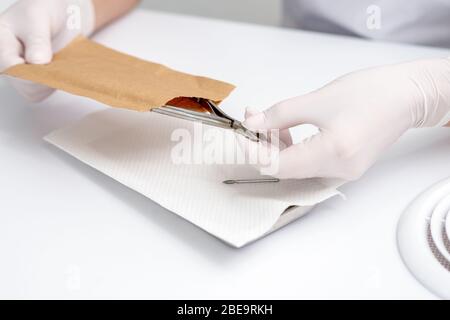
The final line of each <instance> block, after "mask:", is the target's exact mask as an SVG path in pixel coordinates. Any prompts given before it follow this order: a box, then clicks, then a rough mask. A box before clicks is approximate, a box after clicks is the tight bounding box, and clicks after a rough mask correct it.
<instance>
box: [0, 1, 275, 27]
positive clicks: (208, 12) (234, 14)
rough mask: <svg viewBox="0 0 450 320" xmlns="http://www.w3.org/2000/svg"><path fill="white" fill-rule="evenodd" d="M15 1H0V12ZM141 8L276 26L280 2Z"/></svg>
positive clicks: (155, 4) (157, 3) (179, 3)
mask: <svg viewBox="0 0 450 320" xmlns="http://www.w3.org/2000/svg"><path fill="white" fill-rule="evenodd" d="M13 2H15V0H2V1H1V3H0V11H3V10H5V9H6V8H7V7H8V6H10V5H11V4H12V3H13ZM141 2H142V3H141V7H143V8H146V9H153V10H161V11H168V12H176V13H184V14H192V15H199V16H207V17H213V18H220V19H227V20H234V21H244V22H252V23H259V24H269V25H277V24H279V21H280V16H281V13H280V12H281V1H280V0H227V1H218V0H143V1H141Z"/></svg>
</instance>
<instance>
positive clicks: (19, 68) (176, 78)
mask: <svg viewBox="0 0 450 320" xmlns="http://www.w3.org/2000/svg"><path fill="white" fill-rule="evenodd" d="M5 74H7V75H9V76H12V77H16V78H21V79H25V80H30V81H33V82H36V83H40V84H43V85H46V86H49V87H51V88H55V89H59V90H63V91H66V92H69V93H72V94H75V95H79V96H85V97H89V98H92V99H94V100H97V101H100V102H102V103H105V104H107V105H110V106H113V107H118V108H126V109H132V110H136V111H148V110H150V109H152V108H155V107H160V106H163V105H165V104H166V103H167V102H169V101H170V100H173V99H176V98H179V97H195V98H204V99H209V100H212V101H215V102H220V101H222V100H223V99H225V98H226V97H227V96H228V95H229V94H230V93H231V91H232V90H233V89H234V86H233V85H231V84H228V83H225V82H221V81H217V80H213V79H209V78H205V77H199V76H193V75H190V74H186V73H182V72H178V71H174V70H172V69H170V68H167V67H165V66H163V65H160V64H157V63H152V62H148V61H145V60H141V59H138V58H135V57H132V56H129V55H127V54H123V53H120V52H118V51H115V50H113V49H110V48H107V47H105V46H102V45H100V44H98V43H95V42H93V41H91V40H89V39H86V38H83V37H78V38H76V39H75V40H74V41H72V42H71V43H70V44H69V45H68V46H67V47H66V48H64V49H63V50H61V51H60V52H59V53H57V54H55V56H54V58H53V61H52V62H51V63H50V64H48V65H31V64H22V65H16V66H13V67H11V68H9V69H8V70H6V71H5Z"/></svg>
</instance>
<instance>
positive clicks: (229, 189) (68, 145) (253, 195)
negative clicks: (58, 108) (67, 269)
mask: <svg viewBox="0 0 450 320" xmlns="http://www.w3.org/2000/svg"><path fill="white" fill-rule="evenodd" d="M198 126H199V125H198V124H196V125H194V124H193V123H191V122H189V121H184V120H179V119H174V118H170V117H166V116H163V115H159V114H155V113H152V112H149V113H144V114H142V113H137V112H130V111H127V110H119V109H109V110H106V111H100V112H97V113H93V114H90V115H88V116H87V117H85V118H84V119H82V120H80V121H79V122H77V123H75V124H74V125H72V126H70V127H68V128H64V129H60V130H57V131H55V132H53V133H51V134H50V135H48V136H47V137H46V140H47V141H48V142H50V143H52V144H54V145H55V146H57V147H59V148H61V149H62V150H64V151H66V152H68V153H69V154H71V155H73V156H74V157H76V158H78V159H79V160H81V161H83V162H85V163H86V164H88V165H90V166H92V167H94V168H96V169H98V170H99V171H101V172H103V173H104V174H106V175H108V176H111V177H112V178H114V179H116V180H117V181H119V182H121V183H123V184H124V185H126V186H128V187H130V188H132V189H134V190H136V191H137V192H139V193H141V194H143V195H145V196H147V197H148V198H150V199H152V200H153V201H155V202H157V203H159V204H160V205H161V206H163V207H165V208H167V209H168V210H170V211H172V212H174V213H176V214H178V215H180V216H181V217H183V218H185V219H186V220H188V221H190V222H192V223H194V224H195V225H197V226H199V227H200V228H202V229H204V230H206V231H207V232H209V233H211V234H213V235H215V236H217V237H218V238H220V239H222V240H224V241H225V242H227V243H229V244H231V245H233V246H236V247H241V246H243V245H245V244H247V243H249V242H251V241H253V240H255V239H257V238H259V237H261V236H263V235H265V234H266V233H267V232H268V231H270V230H271V228H272V227H273V226H274V225H275V223H276V222H277V220H278V219H279V217H280V215H281V214H282V213H283V211H284V210H285V209H286V208H288V207H289V206H291V205H298V206H312V205H315V204H317V203H319V202H321V201H324V200H326V199H328V198H330V197H332V196H334V195H336V194H338V192H337V190H336V189H335V187H333V186H326V185H325V184H324V183H323V181H322V180H319V179H309V180H301V181H298V180H297V181H295V180H287V181H282V182H280V183H268V184H256V185H226V184H223V183H222V181H224V180H226V179H233V178H249V177H258V176H259V174H258V172H257V171H256V170H255V169H253V168H252V167H251V166H249V165H217V164H210V165H207V164H196V165H187V164H179V165H176V164H174V163H173V161H172V158H171V152H172V150H173V147H174V146H175V145H177V144H178V143H179V142H174V141H171V135H172V132H174V130H175V129H180V128H183V129H186V130H189V132H191V133H193V131H194V130H197V129H198ZM202 130H203V133H204V135H207V134H208V133H209V134H210V133H211V131H210V130H220V131H221V132H227V134H226V135H225V137H226V138H225V139H226V140H229V141H227V142H226V145H227V146H228V147H231V148H234V147H235V146H236V141H235V138H234V134H233V133H232V131H231V130H222V129H217V128H212V127H207V126H204V127H202ZM230 142H231V143H230ZM227 151H228V150H225V152H227Z"/></svg>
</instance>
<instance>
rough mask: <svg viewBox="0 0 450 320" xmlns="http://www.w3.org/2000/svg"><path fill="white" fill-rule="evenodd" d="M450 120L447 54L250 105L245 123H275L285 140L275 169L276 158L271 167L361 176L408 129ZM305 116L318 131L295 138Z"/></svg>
mask: <svg viewBox="0 0 450 320" xmlns="http://www.w3.org/2000/svg"><path fill="white" fill-rule="evenodd" d="M449 121H450V58H448V59H429V60H417V61H412V62H409V63H402V64H397V65H390V66H382V67H376V68H370V69H365V70H360V71H357V72H352V73H350V74H347V75H345V76H343V77H341V78H339V79H337V80H335V81H333V82H331V83H329V84H328V85H326V86H325V87H323V88H321V89H318V90H316V91H314V92H311V93H309V94H306V95H302V96H298V97H295V98H292V99H288V100H284V101H281V102H279V103H277V104H276V105H274V106H272V107H271V108H269V109H267V110H265V111H264V112H259V113H258V112H251V113H247V115H246V121H245V122H244V125H245V126H246V127H247V128H249V129H252V130H255V131H256V130H262V131H266V130H273V129H275V130H278V131H279V135H280V140H281V142H284V144H286V146H283V147H282V148H279V149H280V150H281V151H280V152H279V154H278V156H277V157H274V156H273V154H272V157H273V160H277V161H272V162H273V163H272V164H271V170H273V167H274V163H275V164H278V170H276V172H275V174H270V175H273V176H275V177H278V178H281V179H304V178H316V177H320V178H340V179H344V180H356V179H358V178H359V177H361V175H362V174H363V173H364V172H366V170H367V169H368V168H369V167H370V166H371V165H372V164H373V163H375V161H376V160H377V159H378V158H379V157H380V156H381V154H382V153H383V152H384V151H385V150H386V149H387V148H388V147H390V146H391V145H392V144H393V143H394V142H395V141H396V140H397V139H398V138H399V137H400V136H401V135H402V134H403V133H405V132H406V131H407V130H408V129H410V128H420V127H434V126H443V125H445V124H448V123H449ZM301 124H312V125H315V126H316V127H317V128H319V133H318V134H316V135H314V136H313V137H311V138H309V139H306V140H304V141H302V142H301V143H298V144H292V140H291V139H290V137H289V128H292V127H295V126H297V125H301ZM261 145H262V146H263V147H264V145H263V144H261ZM275 149H276V148H275ZM275 151H277V150H275ZM257 166H258V167H260V168H261V167H263V166H261V165H260V164H259V165H257Z"/></svg>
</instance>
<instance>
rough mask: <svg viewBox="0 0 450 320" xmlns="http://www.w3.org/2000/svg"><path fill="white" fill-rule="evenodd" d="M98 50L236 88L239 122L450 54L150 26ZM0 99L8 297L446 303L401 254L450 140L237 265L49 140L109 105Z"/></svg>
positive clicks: (174, 22)
mask: <svg viewBox="0 0 450 320" xmlns="http://www.w3.org/2000/svg"><path fill="white" fill-rule="evenodd" d="M96 39H97V40H98V41H99V42H101V43H104V44H107V45H109V46H111V47H114V48H117V49H119V50H122V51H124V52H127V53H130V54H133V55H136V56H139V57H142V58H145V59H149V60H152V61H157V62H161V63H164V64H167V65H170V66H172V67H174V68H176V69H179V70H183V71H186V72H192V73H196V74H202V75H206V76H211V77H215V78H218V79H222V80H226V81H229V82H232V83H234V84H236V85H237V86H238V89H237V90H236V91H235V92H234V93H233V94H232V96H231V97H230V98H229V99H227V100H226V102H225V103H224V108H225V109H226V111H229V113H231V114H232V115H234V116H236V117H238V118H242V115H243V110H244V107H246V106H254V107H256V108H260V109H263V108H266V107H268V106H270V105H271V104H272V103H274V102H276V101H278V100H281V99H284V98H287V97H290V96H294V95H298V94H302V93H306V92H308V91H310V90H313V89H315V88H317V87H319V86H322V85H324V84H325V83H326V82H328V81H330V80H332V79H334V78H335V77H337V76H339V75H341V74H343V73H346V72H349V71H352V70H355V69H358V68H362V67H366V66H372V65H377V64H384V63H393V62H398V61H402V60H410V59H415V58H421V57H437V56H444V55H448V50H437V49H431V48H420V47H413V46H405V45H395V44H382V43H373V42H366V41H362V40H356V39H349V38H341V37H335V36H328V35H320V34H314V33H306V32H302V31H293V30H281V29H276V28H268V27H261V26H253V25H245V24H237V23H229V22H222V21H215V20H208V19H202V18H193V17H184V16H175V15H167V14H161V13H153V12H146V11H136V12H134V13H132V14H131V15H129V16H128V17H126V18H124V19H122V20H120V21H118V22H117V23H115V24H114V25H112V26H110V27H109V28H107V29H106V30H104V31H103V32H101V33H100V34H98V35H97V36H96ZM0 97H1V100H0V101H1V107H0V201H1V202H0V298H183V299H184V298H191V299H195V298H255V299H256V298H344V299H346V298H387V299H390V298H407V299H409V298H423V299H429V298H431V299H433V298H436V297H435V296H434V295H432V294H431V293H430V292H429V291H427V290H426V289H425V288H424V287H422V286H421V285H420V284H419V283H418V282H417V281H416V280H415V279H414V278H413V276H412V275H411V274H410V273H409V272H408V271H407V269H406V267H405V266H404V265H403V263H402V261H401V259H400V256H399V254H398V252H397V247H396V240H395V239H396V226H397V221H398V219H399V216H400V215H401V213H402V210H403V209H404V208H405V207H406V206H407V204H408V203H409V202H410V201H411V200H412V199H413V198H414V197H415V196H416V195H417V194H418V193H420V192H421V191H422V190H423V189H425V188H426V187H428V186H429V185H431V184H433V183H434V182H436V181H438V180H440V179H442V178H444V177H447V176H450V166H449V162H450V130H448V129H423V130H415V131H411V132H410V133H408V134H407V135H406V136H404V137H403V138H402V139H401V140H400V141H399V142H398V143H397V144H396V145H395V146H394V147H393V148H391V149H390V150H389V152H387V154H386V155H385V156H384V157H383V158H382V159H381V160H380V161H379V162H378V163H377V164H376V165H375V166H374V167H373V168H372V169H371V170H370V171H369V172H368V173H367V174H366V175H365V176H364V177H363V178H362V179H361V180H359V181H358V182H354V183H352V184H349V185H346V186H345V187H344V188H343V189H342V190H343V191H344V193H345V194H346V195H347V197H348V200H346V201H344V200H342V199H339V198H333V199H331V200H329V201H327V202H325V203H323V204H321V205H319V206H317V207H316V208H315V209H314V210H313V211H312V212H311V213H310V214H309V215H307V216H306V217H304V218H302V219H300V220H298V221H296V222H294V223H293V224H291V225H289V226H287V227H285V228H284V229H282V230H280V231H277V232H276V233H274V234H272V235H270V236H268V237H266V238H264V239H262V240H260V241H258V242H256V243H254V244H252V245H250V246H248V247H245V248H243V249H239V250H238V249H233V248H231V247H229V246H227V245H225V244H224V243H222V242H220V241H219V240H217V239H215V238H213V237H212V236H210V235H208V234H206V233H205V232H203V231H202V230H200V229H198V228H196V227H194V226H192V225H191V224H190V223H188V222H186V221H184V220H182V219H181V218H178V217H177V216H176V215H174V214H172V213H170V212H168V211H166V210H165V209H162V208H161V207H159V206H158V205H157V204H155V203H154V202H152V201H151V200H149V199H147V198H145V197H143V196H141V195H139V194H138V193H136V192H134V191H131V190H129V189H127V188H126V187H124V186H122V185H120V184H119V183H116V182H115V181H113V180H112V179H110V178H108V177H106V176H104V175H102V174H101V173H98V172H97V171H95V170H94V169H92V168H89V167H87V166H86V165H83V164H82V163H81V162H78V161H76V160H74V159H73V158H71V157H70V156H68V155H66V154H64V153H63V152H61V151H58V150H56V149H55V148H54V147H52V146H49V145H47V144H46V143H45V142H43V141H42V137H43V136H44V135H45V134H47V133H49V132H51V131H52V130H54V129H57V128H60V127H63V126H65V125H67V124H69V123H71V122H73V121H75V120H77V119H80V118H81V117H82V116H83V115H84V114H87V113H89V112H92V111H93V110H98V109H101V108H104V106H101V105H99V104H97V103H94V102H92V101H89V100H87V99H83V98H79V97H74V96H70V95H68V94H64V93H57V94H56V95H54V96H53V97H51V98H50V99H48V100H47V101H45V102H43V103H41V104H39V105H30V104H28V103H27V102H25V101H24V100H23V99H22V98H20V97H19V96H18V95H17V94H16V93H15V92H14V91H13V90H12V89H11V88H10V87H9V86H7V85H6V84H5V83H4V82H2V84H1V87H0ZM386 125H389V124H388V123H386ZM380 130H383V128H380Z"/></svg>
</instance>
